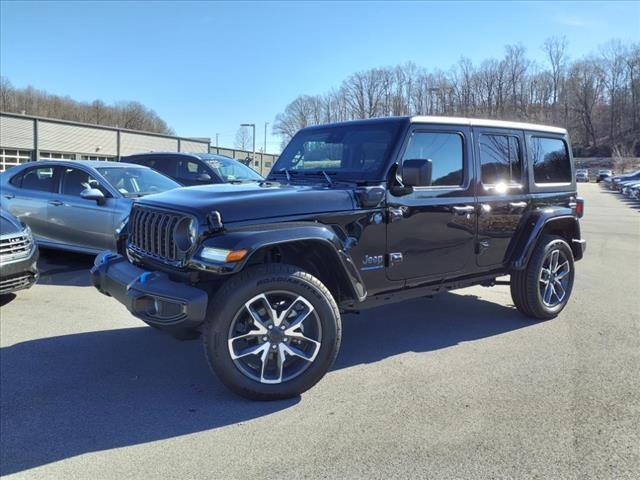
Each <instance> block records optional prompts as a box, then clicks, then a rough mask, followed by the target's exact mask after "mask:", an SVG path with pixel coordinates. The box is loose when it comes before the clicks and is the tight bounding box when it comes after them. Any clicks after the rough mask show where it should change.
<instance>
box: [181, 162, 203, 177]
mask: <svg viewBox="0 0 640 480" xmlns="http://www.w3.org/2000/svg"><path fill="white" fill-rule="evenodd" d="M199 173H206V172H205V170H204V168H202V167H201V166H200V164H198V163H197V162H192V161H190V160H179V161H178V163H177V172H176V175H177V176H178V177H180V178H194V177H195V176H196V175H197V174H199Z"/></svg>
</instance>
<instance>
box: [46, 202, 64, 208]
mask: <svg viewBox="0 0 640 480" xmlns="http://www.w3.org/2000/svg"><path fill="white" fill-rule="evenodd" d="M49 205H53V206H54V207H59V206H60V205H64V203H62V202H61V201H60V200H49Z"/></svg>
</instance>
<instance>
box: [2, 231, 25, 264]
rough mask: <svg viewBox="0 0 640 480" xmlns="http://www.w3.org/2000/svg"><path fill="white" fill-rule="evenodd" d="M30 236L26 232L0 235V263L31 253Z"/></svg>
mask: <svg viewBox="0 0 640 480" xmlns="http://www.w3.org/2000/svg"><path fill="white" fill-rule="evenodd" d="M31 243H32V240H31V237H30V236H29V235H27V234H26V233H19V234H14V235H6V236H4V237H0V263H5V262H10V261H12V260H16V259H18V258H22V257H26V256H28V255H29V253H31Z"/></svg>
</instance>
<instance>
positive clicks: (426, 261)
mask: <svg viewBox="0 0 640 480" xmlns="http://www.w3.org/2000/svg"><path fill="white" fill-rule="evenodd" d="M471 149H472V139H471V131H470V129H469V128H468V127H460V128H457V127H455V126H442V127H439V126H431V125H429V126H427V125H424V126H421V125H419V124H418V125H416V126H415V127H413V128H412V130H411V131H410V132H409V135H408V137H407V139H406V140H405V146H404V151H403V153H402V154H401V162H402V161H404V160H409V159H429V160H431V164H432V184H431V186H426V187H415V188H414V189H413V191H412V192H411V193H408V194H405V195H397V196H396V195H394V194H393V193H389V194H388V197H387V209H388V212H387V214H388V215H387V218H388V220H387V249H388V250H387V254H388V262H387V276H388V278H389V279H391V280H403V279H406V280H411V279H414V280H415V281H416V283H417V282H418V281H429V280H431V279H434V280H438V279H440V278H445V277H452V276H455V275H456V273H457V272H463V271H465V272H466V271H468V269H469V267H472V266H473V264H474V241H475V234H476V230H475V229H476V201H475V195H474V184H473V161H472V159H473V155H472V150H471ZM409 283H411V282H409Z"/></svg>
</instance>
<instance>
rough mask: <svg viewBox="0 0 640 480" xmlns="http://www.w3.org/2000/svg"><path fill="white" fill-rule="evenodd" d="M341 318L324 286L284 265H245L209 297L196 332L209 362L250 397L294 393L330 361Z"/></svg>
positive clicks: (230, 385) (280, 396) (320, 374)
mask: <svg viewBox="0 0 640 480" xmlns="http://www.w3.org/2000/svg"><path fill="white" fill-rule="evenodd" d="M340 334H341V321H340V313H339V311H338V307H337V305H336V303H335V300H334V299H333V297H332V296H331V293H330V292H329V290H328V289H327V288H326V287H325V286H324V285H323V284H322V283H321V282H320V281H319V280H318V279H317V278H315V277H314V276H312V275H310V274H309V273H307V272H305V271H304V270H302V269H300V268H298V267H295V266H291V265H285V264H266V265H258V266H254V267H250V268H249V269H247V270H246V271H244V272H242V273H240V274H238V275H237V276H235V277H233V278H231V279H230V280H228V281H227V282H226V283H225V284H224V285H223V286H222V287H221V288H220V290H219V291H218V292H217V293H216V295H215V296H214V297H213V298H212V300H211V301H210V303H209V312H208V314H207V320H206V322H205V325H204V329H203V333H202V338H203V345H204V350H205V355H206V357H207V361H208V362H209V365H210V367H211V369H212V370H213V371H214V372H215V373H216V375H217V376H218V377H219V378H220V380H221V381H222V383H224V384H225V385H226V386H227V387H228V388H229V389H231V390H232V391H233V392H235V393H237V394H238V395H241V396H243V397H246V398H249V399H253V400H277V399H284V398H290V397H295V396H297V395H300V394H301V393H302V392H304V391H306V390H308V389H309V388H311V387H312V386H314V385H315V384H316V383H317V382H318V381H319V380H320V379H321V378H322V377H323V376H324V375H325V373H326V372H327V371H328V370H329V368H331V365H332V364H333V362H334V360H335V358H336V355H337V353H338V349H339V346H340Z"/></svg>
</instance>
